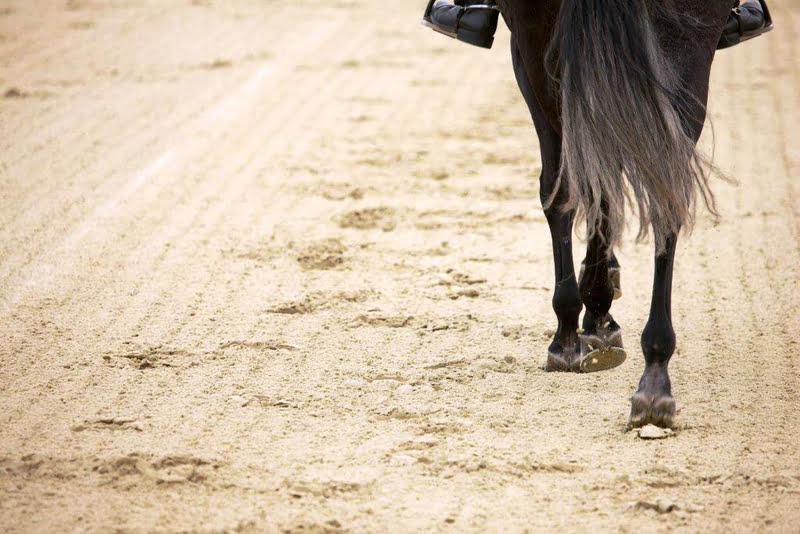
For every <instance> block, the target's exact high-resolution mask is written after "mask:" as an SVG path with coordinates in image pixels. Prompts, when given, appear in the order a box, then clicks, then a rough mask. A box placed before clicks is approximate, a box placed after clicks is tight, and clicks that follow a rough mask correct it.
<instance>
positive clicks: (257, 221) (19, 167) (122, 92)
mask: <svg viewBox="0 0 800 534" xmlns="http://www.w3.org/2000/svg"><path fill="white" fill-rule="evenodd" d="M423 3H424V2H422V0H419V1H417V2H397V3H394V4H393V9H392V10H388V12H389V13H393V19H392V20H391V21H388V22H386V16H387V9H386V6H385V4H382V3H378V2H368V1H366V0H355V1H350V0H334V1H330V2H321V1H316V0H314V1H312V0H294V1H292V2H278V1H263V0H259V1H244V0H242V1H236V2H223V1H211V0H206V1H203V0H195V1H189V0H181V1H178V0H174V1H162V0H158V1H156V0H151V1H145V0H138V1H132V2H130V1H125V2H123V1H121V0H96V1H92V0H85V1H84V0H70V1H67V2H64V1H58V2H56V1H46V2H45V1H40V2H29V1H27V0H17V1H8V0H4V1H2V2H0V89H1V90H2V93H3V95H4V98H0V179H1V180H2V182H1V183H2V187H1V189H0V388H1V389H2V396H1V397H0V530H3V531H6V532H16V531H29V532H41V531H83V530H90V531H105V532H107V531H122V532H127V531H131V532H140V531H165V532H167V531H169V532H171V531H202V532H217V531H220V532H221V531H225V532H227V531H253V532H260V531H284V530H286V531H306V532H320V531H358V532H366V531H376V532H383V531H409V530H417V531H453V532H461V531H494V532H501V531H503V532H504V531H523V530H526V529H528V530H531V531H540V530H544V529H547V528H553V527H556V528H558V529H559V530H565V531H586V530H589V529H592V530H601V531H604V530H619V531H629V530H630V531H633V530H636V531H645V532H650V531H671V530H685V531H717V532H721V531H774V532H798V530H800V526H799V525H800V447H799V446H798V438H799V437H800V401H799V400H798V391H800V356H799V355H800V346H799V345H798V334H797V332H798V331H799V330H800V321H798V315H797V309H798V305H800V287H799V286H798V275H799V271H800V247H798V243H800V211H799V210H798V205H800V197H798V194H800V193H798V189H800V185H799V184H798V164H800V152H799V151H798V150H799V149H798V141H797V139H798V137H799V136H800V127H799V125H798V118H800V115H799V114H798V87H800V67H799V66H798V62H797V61H798V58H800V49H798V46H800V8H799V7H798V5H797V3H796V2H794V1H790V0H782V1H780V0H774V1H773V2H771V5H772V4H774V5H773V7H772V9H773V11H774V17H775V19H776V20H777V23H778V24H779V29H778V30H777V31H775V32H773V33H772V34H770V35H769V36H767V37H764V38H760V39H758V40H756V41H753V42H752V43H748V44H746V45H744V46H741V47H739V48H738V49H734V50H731V51H727V52H725V53H721V54H720V56H719V58H718V62H717V64H716V65H715V68H714V74H713V78H714V79H713V95H712V100H711V117H712V120H713V122H714V125H715V131H716V160H717V162H718V163H719V164H720V165H721V166H722V168H723V169H724V170H726V171H727V172H729V173H730V174H731V175H733V176H735V177H736V178H737V179H738V180H739V181H740V185H738V186H736V185H731V184H726V183H723V182H721V181H718V183H717V184H716V187H715V190H716V192H717V194H718V199H719V205H720V210H721V212H722V219H721V220H719V221H715V220H713V219H712V218H711V217H709V216H707V215H702V216H701V217H700V221H699V224H698V228H697V229H696V231H695V233H694V234H693V236H692V237H691V238H690V239H684V240H683V242H682V246H681V248H680V250H679V254H678V263H677V273H676V292H675V297H674V308H675V322H676V330H677V332H678V336H679V347H678V352H677V354H676V355H675V357H674V359H673V362H672V365H671V370H672V377H673V382H674V393H675V395H676V398H677V400H678V403H679V407H680V412H679V417H678V428H677V431H676V434H675V435H674V436H673V437H671V438H669V439H665V440H661V441H655V442H653V441H643V440H640V439H639V438H638V437H637V435H636V433H635V432H626V431H625V424H626V420H627V414H628V398H629V397H630V395H631V394H632V393H633V391H634V389H635V385H636V382H637V380H638V377H639V375H640V374H641V371H642V368H643V361H642V357H641V354H640V352H639V351H638V349H637V348H636V347H638V337H639V335H640V333H641V329H642V327H643V325H644V322H645V320H646V316H647V311H648V308H649V294H650V284H651V276H652V265H651V264H652V258H651V254H652V252H651V246H650V245H648V244H642V245H635V244H633V243H632V242H631V244H629V245H627V246H626V248H625V249H624V250H622V251H621V253H620V259H621V261H622V265H623V289H624V291H625V295H624V297H623V299H622V300H621V301H617V302H616V304H615V307H614V310H615V311H614V313H615V317H616V318H617V320H618V321H619V322H620V324H621V325H623V329H624V330H625V343H626V346H628V347H629V359H628V361H627V362H626V363H625V365H624V366H622V367H621V368H618V369H616V370H614V371H610V372H607V373H601V374H595V375H587V376H579V375H566V374H546V373H545V372H544V371H542V369H541V365H542V363H543V361H544V355H545V350H546V346H547V344H548V339H549V337H550V336H551V335H552V329H553V327H554V326H555V318H554V316H553V313H552V311H551V309H550V292H551V289H552V285H553V281H552V264H551V252H550V239H549V234H548V231H547V227H546V224H545V222H544V218H543V216H542V214H541V210H540V208H539V202H538V183H537V182H538V180H537V177H538V168H539V165H540V162H539V156H538V149H537V148H536V142H537V141H536V138H535V134H534V132H533V128H532V125H531V123H530V120H529V118H528V115H527V111H526V108H525V107H524V104H523V102H522V100H521V97H520V96H519V94H518V91H517V88H516V86H515V83H514V81H513V74H512V71H511V66H510V59H509V56H508V52H507V48H506V47H507V41H508V34H507V32H506V30H505V29H504V30H502V32H501V34H500V35H499V37H498V43H497V45H496V46H495V49H494V50H492V51H491V52H483V51H480V50H478V49H475V48H471V47H467V46H464V45H459V44H457V43H455V42H453V41H450V40H448V39H446V38H444V37H441V36H438V35H436V34H434V33H432V32H430V31H427V30H424V29H422V28H421V27H419V26H418V18H419V15H420V11H421V9H422V7H423V5H422V4H423ZM378 21H384V23H379V22H378ZM465 88H469V89H465ZM710 144H711V143H710V139H707V140H706V141H705V145H706V147H710ZM576 256H577V257H578V258H580V257H581V256H580V251H576Z"/></svg>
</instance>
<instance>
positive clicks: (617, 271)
mask: <svg viewBox="0 0 800 534" xmlns="http://www.w3.org/2000/svg"><path fill="white" fill-rule="evenodd" d="M585 272H586V258H584V259H583V261H582V262H581V271H580V274H579V275H578V284H580V282H581V280H583V274H584V273H585ZM608 277H609V278H611V284H612V285H613V286H614V300H617V299H619V298H622V268H621V267H620V265H619V260H617V256H616V255H615V254H614V252H613V251H612V252H611V256H610V257H609V259H608Z"/></svg>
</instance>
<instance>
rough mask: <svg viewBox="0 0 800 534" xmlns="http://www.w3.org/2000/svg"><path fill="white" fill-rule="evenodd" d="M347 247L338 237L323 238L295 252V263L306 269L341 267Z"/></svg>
mask: <svg viewBox="0 0 800 534" xmlns="http://www.w3.org/2000/svg"><path fill="white" fill-rule="evenodd" d="M346 250H347V249H346V248H345V246H344V245H343V244H342V242H341V241H340V240H338V239H324V240H322V241H318V242H316V243H312V244H310V245H308V246H306V247H304V248H303V249H302V250H301V251H300V252H299V253H298V254H297V263H299V264H300V267H302V268H303V269H306V270H312V269H319V270H328V269H336V268H337V267H341V266H342V265H343V264H344V262H345V251H346Z"/></svg>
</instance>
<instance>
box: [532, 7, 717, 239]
mask: <svg viewBox="0 0 800 534" xmlns="http://www.w3.org/2000/svg"><path fill="white" fill-rule="evenodd" d="M671 3H672V2H669V1H666V2H665V0H564V2H563V3H562V7H561V11H560V13H559V16H558V23H557V25H556V29H555V34H554V36H553V41H552V43H551V47H550V51H549V53H548V65H549V69H550V74H551V76H553V77H554V78H555V79H556V80H557V81H558V83H559V85H560V92H561V106H562V110H561V118H562V129H563V138H564V139H563V150H562V158H561V175H560V176H561V179H562V180H566V181H567V184H568V186H569V202H568V206H567V207H568V208H570V209H575V210H577V212H578V213H579V215H584V216H585V217H586V219H587V222H588V229H589V230H588V232H589V234H590V237H591V236H592V235H593V234H594V233H595V232H597V231H598V229H600V228H602V229H603V230H602V235H601V237H602V238H603V239H605V240H606V241H607V242H608V243H609V244H610V245H614V244H616V243H617V242H618V241H619V239H620V237H621V234H622V232H623V229H624V226H625V204H626V203H635V204H636V206H637V207H638V213H639V223H640V226H639V237H644V236H645V235H646V234H647V232H648V228H649V227H650V226H652V227H653V231H654V234H655V238H656V243H657V246H658V247H659V248H660V247H661V245H662V244H663V239H664V237H665V236H667V235H669V234H672V233H678V232H679V231H680V229H681V228H689V227H691V225H692V224H693V222H694V212H695V204H696V198H697V195H698V191H699V193H700V194H701V195H702V197H703V199H704V201H705V203H706V205H707V206H708V207H709V209H711V211H712V212H713V211H714V202H713V196H712V194H711V192H710V190H709V188H708V173H707V172H706V171H705V168H704V165H703V162H702V160H701V158H700V156H699V155H698V153H697V151H696V139H695V138H694V134H693V133H691V132H692V131H693V130H696V131H698V132H699V128H695V126H696V122H697V120H698V119H697V118H696V113H695V118H692V116H691V110H692V107H693V106H694V109H695V110H696V109H697V102H698V101H697V98H696V97H695V96H694V95H691V94H690V93H689V92H688V91H687V90H686V89H685V88H684V84H683V83H682V81H681V79H680V77H679V76H678V75H677V74H676V72H675V69H674V67H673V64H672V61H671V60H670V58H669V57H667V55H666V54H665V53H664V52H663V50H662V49H661V46H660V44H659V41H658V37H657V35H656V32H655V29H654V26H653V20H654V19H655V18H656V17H665V16H669V15H668V11H669V5H668V4H671ZM700 108H701V109H702V105H700ZM692 121H695V122H694V123H692Z"/></svg>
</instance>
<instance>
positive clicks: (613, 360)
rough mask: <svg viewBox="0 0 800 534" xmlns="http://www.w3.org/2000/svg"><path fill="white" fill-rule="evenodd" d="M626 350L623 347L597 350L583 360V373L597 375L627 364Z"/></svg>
mask: <svg viewBox="0 0 800 534" xmlns="http://www.w3.org/2000/svg"><path fill="white" fill-rule="evenodd" d="M627 357H628V355H627V354H625V349H623V348H621V347H607V348H604V349H596V350H593V351H591V352H589V353H588V354H586V355H585V356H583V357H582V358H581V372H582V373H596V372H598V371H607V370H608V369H613V368H614V367H619V366H620V365H622V364H623V363H624V362H625V358H627Z"/></svg>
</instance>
